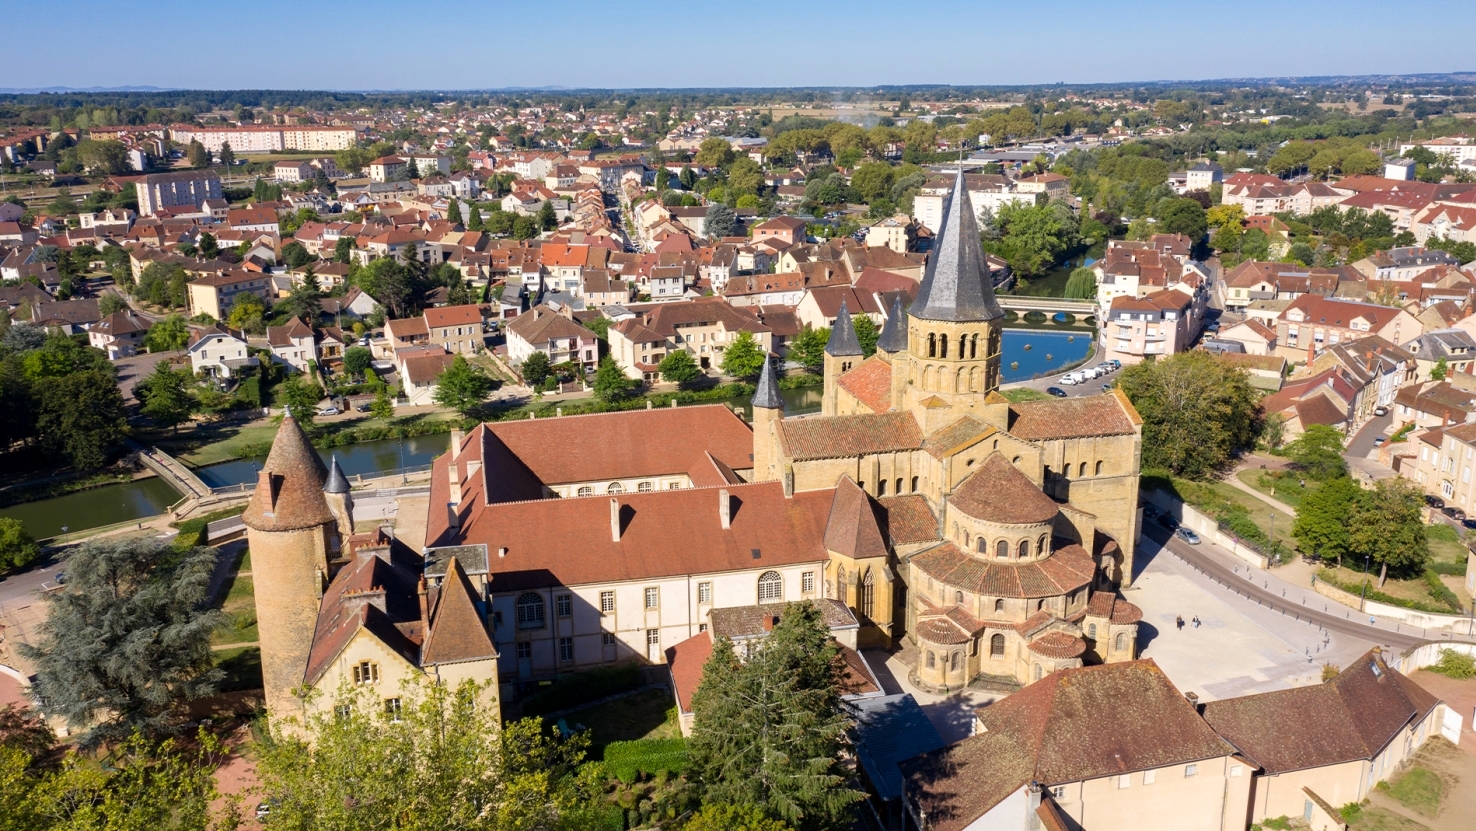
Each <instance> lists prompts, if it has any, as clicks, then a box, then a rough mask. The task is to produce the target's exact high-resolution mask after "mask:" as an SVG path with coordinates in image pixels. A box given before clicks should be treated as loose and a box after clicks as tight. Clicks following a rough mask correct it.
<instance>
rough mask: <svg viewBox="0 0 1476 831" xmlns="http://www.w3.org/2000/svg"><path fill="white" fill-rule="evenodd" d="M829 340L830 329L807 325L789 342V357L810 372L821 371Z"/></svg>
mask: <svg viewBox="0 0 1476 831" xmlns="http://www.w3.org/2000/svg"><path fill="white" fill-rule="evenodd" d="M829 342H830V330H829V329H824V328H812V327H809V326H806V327H805V328H804V329H801V330H800V333H799V334H798V335H796V336H795V338H794V340H792V341H790V342H789V359H790V360H791V361H795V362H796V363H798V364H800V365H801V366H803V367H804V368H805V369H806V370H807V371H809V372H820V371H821V370H823V369H824V368H825V345H826V344H827V343H829ZM760 368H762V367H760Z"/></svg>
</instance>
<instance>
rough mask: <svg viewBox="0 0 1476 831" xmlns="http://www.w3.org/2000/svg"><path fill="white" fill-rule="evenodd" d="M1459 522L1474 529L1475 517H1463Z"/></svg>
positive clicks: (1475, 524)
mask: <svg viewBox="0 0 1476 831" xmlns="http://www.w3.org/2000/svg"><path fill="white" fill-rule="evenodd" d="M1461 524H1462V525H1464V526H1466V527H1467V528H1471V529H1476V519H1463V520H1461Z"/></svg>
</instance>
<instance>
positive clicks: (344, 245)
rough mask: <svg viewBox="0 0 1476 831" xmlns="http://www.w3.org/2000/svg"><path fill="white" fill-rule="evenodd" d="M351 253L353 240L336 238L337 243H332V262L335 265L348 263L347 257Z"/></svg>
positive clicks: (343, 237) (351, 238)
mask: <svg viewBox="0 0 1476 831" xmlns="http://www.w3.org/2000/svg"><path fill="white" fill-rule="evenodd" d="M353 251H354V238H353V237H350V236H340V237H339V238H338V241H337V242H335V243H333V261H334V262H335V263H344V264H347V263H348V261H349V256H350V255H351V254H352V253H353Z"/></svg>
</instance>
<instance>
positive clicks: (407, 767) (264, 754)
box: [257, 681, 603, 831]
mask: <svg viewBox="0 0 1476 831" xmlns="http://www.w3.org/2000/svg"><path fill="white" fill-rule="evenodd" d="M393 694H394V695H395V696H396V697H398V698H399V702H400V706H399V708H398V709H397V710H395V711H393V712H391V711H389V710H388V709H387V708H386V707H385V705H384V702H383V700H382V699H381V698H380V697H379V696H378V695H376V694H374V691H373V690H369V689H366V688H362V687H358V688H354V687H345V688H343V689H342V690H340V691H338V692H337V694H336V695H335V697H334V698H333V700H332V701H331V702H330V704H331V706H321V707H318V708H316V710H315V712H313V714H311V715H309V716H307V717H306V718H305V719H303V720H301V721H299V722H297V723H296V724H295V725H290V726H291V727H292V728H294V729H292V730H291V732H288V731H287V730H282V729H280V728H279V729H278V730H277V731H276V732H275V734H274V736H273V739H272V741H270V742H265V743H263V744H262V745H261V746H260V747H259V748H258V751H257V752H258V754H259V759H260V763H259V770H260V774H261V780H262V790H263V792H264V793H265V795H266V797H267V799H268V800H270V801H271V803H272V813H271V825H272V827H273V828H277V829H284V831H316V829H370V828H391V827H392V828H396V829H400V830H401V831H433V830H434V829H458V830H459V831H536V830H537V829H557V828H565V827H570V828H584V827H595V826H594V824H593V823H591V822H588V817H587V816H585V815H586V813H587V812H591V811H592V810H594V809H593V807H592V805H593V804H594V803H597V802H602V801H603V800H602V799H601V797H602V796H603V794H600V793H598V791H597V788H596V787H595V785H596V784H597V783H598V784H602V783H603V780H595V779H594V778H593V777H589V776H587V775H586V776H583V777H581V776H577V775H576V774H575V771H576V770H577V768H578V766H579V764H580V762H582V761H583V760H584V753H585V749H586V748H587V747H588V744H589V740H588V738H586V736H585V734H582V733H576V734H575V735H574V736H572V737H571V738H569V739H564V740H557V739H555V738H554V737H553V736H551V735H550V732H549V730H548V729H547V728H545V727H544V725H543V723H542V721H541V720H540V719H536V718H527V719H522V720H519V721H513V722H509V723H507V724H505V725H503V724H500V723H499V718H498V710H497V707H496V706H495V705H493V704H490V703H489V701H490V700H491V699H493V698H495V691H493V692H491V693H489V692H488V691H487V690H486V689H485V688H483V687H479V686H477V685H476V684H475V683H473V682H470V681H466V682H463V683H461V684H460V685H457V686H452V685H449V684H432V683H424V682H407V683H406V684H405V685H403V686H402V687H401V688H400V689H398V690H396V691H394V693H393Z"/></svg>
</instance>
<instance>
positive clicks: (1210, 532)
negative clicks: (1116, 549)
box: [1139, 490, 1270, 569]
mask: <svg viewBox="0 0 1476 831" xmlns="http://www.w3.org/2000/svg"><path fill="white" fill-rule="evenodd" d="M1143 498H1144V499H1146V500H1148V501H1149V502H1151V503H1153V506H1154V507H1156V508H1158V509H1159V510H1161V511H1163V512H1165V513H1167V514H1168V515H1169V516H1172V517H1173V518H1174V519H1176V520H1178V521H1179V524H1180V525H1182V526H1184V527H1185V528H1188V529H1189V530H1191V531H1193V532H1194V533H1196V534H1198V535H1199V536H1200V537H1201V538H1202V539H1204V540H1206V541H1208V542H1212V543H1214V544H1215V545H1218V546H1220V547H1221V548H1224V549H1225V550H1226V551H1229V552H1230V553H1231V554H1234V555H1235V556H1236V557H1239V558H1240V559H1242V560H1244V561H1245V562H1247V563H1250V564H1251V565H1253V566H1255V567H1256V568H1260V569H1264V568H1266V567H1267V566H1268V565H1269V564H1270V563H1269V561H1268V560H1267V558H1266V555H1264V554H1262V553H1261V552H1259V551H1257V550H1255V549H1254V548H1251V547H1250V546H1248V545H1246V544H1245V543H1242V542H1241V541H1240V540H1237V539H1236V538H1235V537H1232V536H1230V535H1229V534H1227V533H1225V532H1224V531H1221V530H1220V522H1219V520H1217V519H1215V518H1214V517H1212V516H1210V515H1209V514H1206V513H1204V512H1203V511H1201V510H1199V509H1198V508H1195V507H1194V506H1193V505H1189V504H1187V503H1185V502H1181V501H1179V500H1178V499H1177V498H1176V497H1174V496H1171V495H1169V494H1166V493H1164V492H1163V491H1160V490H1151V491H1145V492H1144V494H1143ZM1139 527H1141V523H1140V525H1139Z"/></svg>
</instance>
